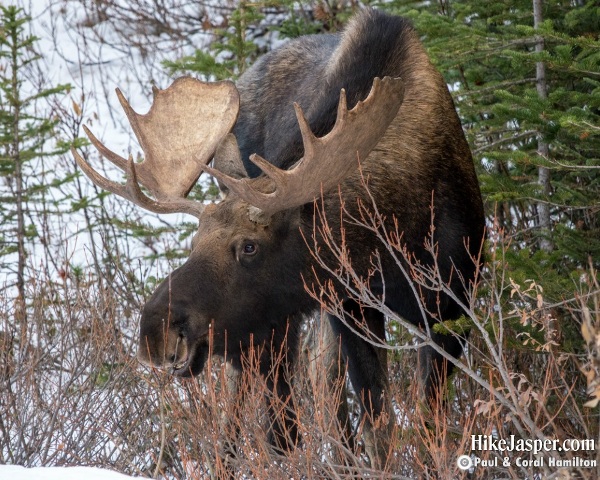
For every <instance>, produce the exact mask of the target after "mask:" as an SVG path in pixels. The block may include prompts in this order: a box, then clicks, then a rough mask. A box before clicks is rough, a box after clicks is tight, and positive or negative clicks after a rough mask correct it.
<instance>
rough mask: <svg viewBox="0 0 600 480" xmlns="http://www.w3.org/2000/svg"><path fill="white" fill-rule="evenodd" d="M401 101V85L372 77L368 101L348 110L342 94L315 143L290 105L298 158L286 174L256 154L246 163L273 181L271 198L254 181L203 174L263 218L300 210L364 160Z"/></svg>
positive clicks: (214, 172) (301, 116)
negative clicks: (297, 131) (300, 151)
mask: <svg viewBox="0 0 600 480" xmlns="http://www.w3.org/2000/svg"><path fill="white" fill-rule="evenodd" d="M403 98H404V83H403V82H402V80H400V79H398V78H390V77H385V78H384V79H383V80H382V79H380V78H375V79H374V81H373V87H372V88H371V92H370V93H369V96H368V97H367V98H366V99H365V100H364V101H362V102H358V104H357V105H356V106H355V107H354V108H353V109H352V110H350V111H348V109H347V106H346V93H345V91H344V90H342V91H341V92H340V101H339V104H338V112H337V119H336V122H335V125H334V127H333V129H332V130H331V132H329V133H328V134H327V135H325V136H324V137H321V138H317V137H315V136H314V134H313V133H312V130H311V129H310V126H309V125H308V122H307V120H306V118H305V116H304V113H303V111H302V109H301V108H300V106H299V105H298V104H294V108H295V109H296V117H297V119H298V124H299V125H300V131H301V133H302V141H303V143H304V156H303V157H302V158H301V159H300V160H299V161H298V162H297V163H296V164H295V165H294V166H293V167H292V168H290V169H289V170H282V169H280V168H277V167H275V166H274V165H272V164H271V163H269V162H268V161H267V160H265V159H264V158H262V157H261V156H259V155H257V154H254V155H251V156H250V160H251V161H252V163H254V164H255V165H256V166H258V167H259V168H260V169H261V170H262V171H263V172H264V173H265V175H267V176H268V177H270V178H271V179H272V180H273V182H274V184H275V189H274V191H273V192H271V193H265V192H262V191H260V190H258V189H256V188H255V185H256V179H249V178H242V179H235V178H232V177H229V176H227V175H225V174H224V173H222V172H220V171H219V170H216V169H214V168H211V167H208V166H204V167H203V169H204V170H205V171H206V172H208V173H209V174H211V175H213V176H214V177H216V178H217V179H218V180H219V181H220V182H221V183H223V184H224V185H225V186H227V188H228V189H229V190H230V191H232V192H234V193H235V194H236V195H238V196H239V197H241V198H242V199H243V200H245V201H246V202H247V203H249V204H250V205H253V206H255V207H257V208H259V209H260V210H262V212H263V213H264V214H266V215H269V214H273V213H275V212H278V211H282V210H286V209H289V208H294V207H298V206H300V205H304V204H305V203H308V202H312V201H314V200H315V198H318V197H319V196H320V195H321V192H326V191H328V190H330V189H332V188H335V187H337V186H338V185H339V184H340V183H341V182H342V181H343V180H344V178H346V177H347V176H348V175H349V174H350V173H351V172H353V171H354V170H355V169H356V168H357V167H358V160H359V159H360V160H364V159H365V158H366V157H367V155H369V153H370V152H371V150H373V148H375V146H376V145H377V143H378V142H379V140H380V139H381V137H382V135H383V134H384V133H385V131H386V130H387V128H388V126H389V125H390V123H391V122H392V120H393V119H394V118H395V117H396V115H397V114H398V110H399V109H400V105H401V104H402V100H403Z"/></svg>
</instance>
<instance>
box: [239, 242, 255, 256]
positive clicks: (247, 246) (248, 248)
mask: <svg viewBox="0 0 600 480" xmlns="http://www.w3.org/2000/svg"><path fill="white" fill-rule="evenodd" d="M257 250H258V247H257V246H256V243H254V242H244V244H243V245H242V253H243V254H244V255H249V256H250V255H255V254H256V252H257Z"/></svg>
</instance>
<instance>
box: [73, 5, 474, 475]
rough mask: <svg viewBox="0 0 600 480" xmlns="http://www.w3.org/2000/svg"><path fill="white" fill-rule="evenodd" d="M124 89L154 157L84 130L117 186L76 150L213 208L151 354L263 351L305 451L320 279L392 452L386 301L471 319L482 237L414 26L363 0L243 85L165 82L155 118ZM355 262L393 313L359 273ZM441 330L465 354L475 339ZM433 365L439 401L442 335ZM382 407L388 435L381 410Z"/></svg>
mask: <svg viewBox="0 0 600 480" xmlns="http://www.w3.org/2000/svg"><path fill="white" fill-rule="evenodd" d="M117 93H118V95H119V99H120V100H121V103H122V105H123V107H124V109H125V112H126V114H127V117H128V119H129V121H130V123H131V126H132V129H133V131H134V133H135V134H136V136H137V138H138V140H139V143H140V145H141V147H142V149H143V151H144V158H145V159H144V161H143V162H141V163H134V162H133V160H131V159H130V160H126V159H125V158H123V157H121V156H119V155H117V154H116V153H114V152H112V151H110V150H109V149H108V148H107V147H105V146H104V145H103V144H102V143H101V142H100V141H99V140H98V139H97V138H96V137H94V136H93V135H92V134H91V132H89V131H88V130H87V129H86V132H87V133H88V136H89V137H90V139H91V141H92V143H93V144H94V145H95V146H96V148H97V149H98V151H99V152H100V153H101V154H102V155H103V156H104V157H106V158H107V159H108V160H110V161H111V162H113V163H114V164H115V165H117V166H118V167H120V168H121V169H122V170H124V171H125V172H126V175H127V183H126V184H125V185H123V184H120V183H116V182H113V181H110V180H107V179H106V178H104V177H102V176H101V175H100V174H98V173H97V172H96V171H95V170H94V169H93V168H92V167H91V166H89V164H88V163H87V162H86V161H85V160H84V159H83V158H82V157H81V156H80V155H79V154H78V153H77V152H76V151H73V154H74V155H75V158H76V159H77V162H78V164H79V165H80V167H81V168H82V169H83V171H84V172H85V173H86V174H87V175H88V176H89V177H90V178H91V180H92V181H93V182H94V183H96V184H97V185H99V186H100V187H102V188H105V189H107V190H109V191H111V192H113V193H116V194H117V195H121V196H122V197H124V198H127V199H128V200H130V201H132V202H134V203H136V204H137V205H139V206H141V207H142V208H145V209H148V210H150V211H153V212H158V213H166V212H185V213H188V214H191V215H194V216H196V217H197V218H198V220H199V227H198V232H197V234H196V236H195V238H194V240H193V248H192V251H191V253H190V257H189V259H188V260H187V261H186V262H185V263H184V264H183V265H182V266H181V267H180V268H178V269H176V270H175V271H173V272H172V273H171V274H170V276H169V278H168V279H167V280H165V282H164V283H163V284H161V285H160V286H159V287H158V288H157V289H156V292H155V293H154V294H153V295H152V297H151V298H150V299H149V300H148V302H147V303H146V305H145V307H144V310H143V313H142V319H141V326H140V345H139V358H140V360H141V361H143V362H146V363H148V364H152V365H155V366H160V367H164V368H167V369H170V370H171V371H172V372H173V373H174V374H175V375H180V376H189V375H196V374H198V373H199V372H201V371H202V369H203V368H204V365H205V362H206V360H207V357H208V352H209V341H210V342H212V345H211V348H212V352H214V353H215V354H221V355H224V354H226V355H227V359H228V360H229V361H231V362H232V364H233V365H234V367H237V368H241V361H240V359H241V357H242V356H243V355H244V354H245V353H246V352H247V351H248V350H249V349H250V348H251V345H252V344H253V345H254V346H257V345H264V347H265V348H264V349H263V356H262V358H261V363H260V368H261V372H262V373H263V374H264V375H265V376H266V377H267V384H268V385H269V386H270V388H272V389H273V390H274V392H273V393H274V395H276V396H277V397H278V398H279V399H281V400H282V401H284V402H287V405H288V408H287V410H285V411H283V412H282V411H281V410H280V409H277V410H276V409H274V408H272V407H271V406H269V409H270V414H271V416H272V422H271V432H270V436H271V440H272V442H273V444H274V445H276V446H277V447H279V448H280V449H286V448H291V447H292V446H293V445H295V444H296V443H297V441H298V437H297V436H298V430H297V424H296V420H295V414H294V405H293V404H292V400H291V398H292V397H291V395H290V392H291V390H290V388H291V387H290V384H289V379H288V378H287V376H286V374H285V372H288V371H290V367H291V366H293V361H294V358H295V356H296V353H297V351H298V337H299V331H300V325H301V322H302V319H303V318H305V317H306V316H307V315H310V314H312V313H313V312H315V311H316V310H318V309H319V308H320V307H321V306H322V305H321V304H320V302H319V301H317V299H315V297H318V295H311V294H310V293H309V291H310V290H313V291H315V289H316V290H318V288H319V287H322V288H325V287H326V288H327V289H328V292H327V294H328V296H327V297H323V298H330V299H331V298H336V299H337V300H336V301H337V303H336V305H335V306H333V305H328V304H327V302H325V303H326V304H325V307H326V308H328V307H330V309H331V310H332V311H333V308H334V307H337V308H336V315H334V314H329V316H328V318H329V321H330V324H331V330H332V331H333V333H334V334H335V335H336V336H339V337H341V347H342V358H343V360H344V361H345V362H347V365H348V371H349V376H350V380H351V382H352V384H353V386H354V389H355V391H356V392H357V393H358V394H359V395H360V398H361V402H362V410H363V415H366V423H365V424H366V428H365V444H366V449H367V453H368V454H369V456H370V457H371V460H372V462H373V463H374V464H381V463H382V462H384V460H385V455H386V454H387V452H388V448H387V447H388V445H389V431H390V428H391V425H392V423H393V421H394V416H393V414H392V413H391V402H390V399H389V396H388V394H387V391H388V386H389V382H388V375H387V357H386V350H384V349H382V348H380V347H378V346H377V342H373V341H372V339H375V340H377V339H379V340H380V341H382V342H383V341H384V339H385V329H384V322H385V317H384V313H383V311H384V310H385V309H387V311H388V312H394V313H395V314H397V315H399V316H401V317H403V318H404V319H406V320H407V321H409V322H411V323H413V324H414V325H416V326H419V327H422V328H423V330H427V328H426V326H427V325H429V326H430V325H432V324H434V323H435V322H439V321H443V320H449V319H456V318H458V317H460V316H461V313H462V311H461V307H460V303H461V302H463V301H465V300H466V298H467V295H468V292H467V290H468V287H469V284H470V282H472V281H473V280H474V277H475V275H476V271H477V268H478V262H477V260H474V259H476V258H477V257H478V254H479V249H480V246H481V241H482V239H483V235H484V215H483V206H482V201H481V195H480V192H479V186H478V183H477V178H476V175H475V171H474V167H473V161H472V158H471V153H470V150H469V147H468V145H467V142H466V140H465V137H464V134H463V131H462V128H461V125H460V122H459V119H458V116H457V114H456V111H455V108H454V104H453V101H452V98H451V96H450V94H449V92H448V89H447V87H446V84H445V82H444V80H443V78H442V76H441V75H440V74H439V72H438V71H437V70H436V69H435V68H434V67H433V66H432V65H431V63H430V61H429V59H428V58H427V55H426V53H425V51H424V49H423V47H422V45H421V43H420V42H419V39H418V35H417V33H416V32H415V31H414V30H413V28H412V27H411V25H410V23H409V22H408V21H407V20H405V19H403V18H399V17H394V16H388V15H385V14H383V13H380V12H378V11H375V10H369V9H365V10H363V11H361V12H360V13H358V14H357V15H356V16H355V17H354V18H353V19H352V20H351V21H350V23H349V24H348V26H347V28H346V29H345V30H344V31H343V32H342V33H339V34H323V35H312V36H305V37H301V38H298V39H296V40H293V41H290V42H288V43H287V44H285V45H284V46H283V47H281V48H279V49H277V50H274V51H272V52H270V53H269V54H267V55H265V56H264V57H262V58H261V59H260V60H259V61H257V62H256V64H255V65H254V66H253V67H252V68H250V69H249V70H248V71H247V72H246V73H245V74H244V75H242V77H241V78H240V79H239V81H238V82H237V84H235V85H234V84H233V83H231V82H219V83H203V82H200V81H198V80H195V79H192V78H189V77H185V78H180V79H177V80H176V81H175V82H174V83H173V84H172V85H171V86H170V87H168V88H167V89H165V90H158V89H155V90H154V103H153V105H152V107H151V109H150V111H149V112H148V113H147V114H146V115H139V114H137V113H136V112H134V111H133V109H132V108H131V107H130V106H129V104H128V102H127V101H126V100H125V98H124V97H123V95H122V94H121V93H120V92H119V91H117ZM211 161H212V162H213V163H212V167H211V166H208V164H209V163H210V162H211ZM202 172H206V173H207V174H210V175H213V176H214V177H215V178H216V179H217V180H218V182H219V185H220V187H221V189H222V190H223V193H224V194H225V197H224V199H223V200H222V201H221V202H220V203H217V204H203V203H199V202H196V201H192V200H190V199H187V198H186V196H187V194H188V192H189V191H190V189H191V188H192V186H193V185H194V184H195V182H196V181H197V180H198V178H199V176H200V175H201V173H202ZM141 186H142V187H144V189H145V190H146V191H148V192H149V193H150V195H151V196H148V195H146V194H145V193H144V192H143V191H142V189H141ZM369 218H370V219H371V220H373V221H370V220H369ZM385 232H387V234H385ZM386 239H387V242H386ZM386 243H387V245H386ZM390 243H395V245H393V246H390ZM340 251H342V252H343V254H340ZM317 252H318V255H317V254H315V253H317ZM401 252H402V254H401ZM409 263H412V264H413V265H418V266H419V267H420V268H421V269H427V268H430V269H431V271H435V272H436V275H438V276H439V278H440V279H441V280H442V281H443V282H444V283H445V284H446V285H447V290H446V291H432V290H429V289H427V287H426V282H421V283H422V284H420V285H419V286H418V288H414V285H411V283H412V282H414V280H415V279H414V278H411V275H410V272H411V269H410V265H409ZM374 267H377V268H374ZM350 270H351V271H352V272H353V275H355V277H354V278H357V279H366V280H365V282H368V287H369V292H370V294H371V295H372V297H371V298H375V299H381V302H382V303H381V307H382V308H376V307H377V305H374V306H373V305H371V306H370V305H367V304H365V302H364V301H362V300H361V299H359V298H358V297H357V293H356V292H353V291H352V289H351V288H350V286H349V285H348V284H345V279H346V278H348V277H347V275H346V273H347V272H349V271H350ZM407 272H409V273H407ZM415 292H417V293H415ZM431 337H432V338H433V340H434V342H436V343H437V344H438V345H440V346H441V348H442V349H443V350H444V351H445V352H447V353H448V354H449V355H451V356H454V357H458V356H459V355H460V354H461V350H462V348H461V339H460V338H459V337H457V336H454V335H438V334H435V333H433V332H431ZM369 338H370V339H371V341H369ZM281 351H283V352H284V355H283V358H281V355H279V352H281ZM273 357H277V358H278V360H279V361H278V362H277V363H276V364H275V365H273V362H272V358H273ZM418 366H419V369H420V371H421V374H422V379H423V391H424V393H425V394H427V395H428V396H429V397H430V398H431V397H433V396H435V392H436V391H437V388H438V386H439V385H440V382H443V379H444V377H445V375H447V374H448V373H449V372H450V371H451V369H452V366H451V364H449V362H447V361H446V360H445V359H444V357H443V355H442V354H441V353H440V352H439V351H436V350H435V349H434V348H432V347H431V346H426V347H423V348H421V349H420V351H419V365H418ZM381 414H386V415H387V416H386V417H383V418H386V419H387V420H386V421H385V422H384V425H383V426H380V427H379V429H378V433H377V434H376V435H375V434H374V433H373V428H372V422H371V420H373V419H377V418H378V417H379V416H380V415H381ZM379 423H381V422H379Z"/></svg>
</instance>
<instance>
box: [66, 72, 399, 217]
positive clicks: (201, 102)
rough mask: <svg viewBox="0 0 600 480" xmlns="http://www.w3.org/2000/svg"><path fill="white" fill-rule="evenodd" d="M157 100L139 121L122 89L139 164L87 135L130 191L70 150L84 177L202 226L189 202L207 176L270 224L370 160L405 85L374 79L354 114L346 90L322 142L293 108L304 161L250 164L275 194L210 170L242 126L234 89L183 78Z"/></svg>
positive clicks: (200, 208) (253, 182)
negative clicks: (139, 154) (137, 144)
mask: <svg viewBox="0 0 600 480" xmlns="http://www.w3.org/2000/svg"><path fill="white" fill-rule="evenodd" d="M153 92H154V102H153V104H152V107H151V108H150V111H149V112H148V113H147V114H146V115H139V114H137V113H136V112H134V111H133V109H132V108H131V106H130V105H129V103H128V102H127V100H126V99H125V98H124V97H123V94H122V93H121V92H120V90H118V89H117V95H118V97H119V100H120V102H121V105H122V106H123V109H124V110H125V113H126V114H127V117H128V119H129V122H130V123H131V126H132V128H133V130H134V132H135V134H136V137H137V139H138V141H139V142H140V145H141V147H142V150H143V151H144V155H145V159H144V161H143V162H142V163H134V161H133V159H132V158H131V157H130V158H129V160H125V159H124V158H123V157H121V156H120V155H117V154H116V153H114V152H112V151H111V150H109V149H108V148H106V147H105V146H104V145H103V144H102V143H101V142H100V141H99V140H98V139H97V138H96V137H95V136H94V135H93V134H92V132H90V131H89V130H88V129H87V128H85V127H84V128H85V132H86V133H87V135H88V137H89V138H90V140H91V142H92V143H93V144H94V145H95V147H96V148H97V149H98V151H99V152H100V153H101V154H102V155H103V156H104V157H106V158H107V159H108V160H110V161H111V162H112V163H114V164H115V165H117V166H118V167H119V168H121V169H122V170H124V171H126V172H127V183H126V184H125V185H122V184H119V183H116V182H113V181H111V180H108V179H106V178H104V177H103V176H102V175H100V174H99V173H98V172H96V171H95V170H94V169H93V168H92V167H91V166H90V165H89V164H88V163H87V162H86V161H85V160H84V159H83V158H82V157H81V156H80V155H79V154H78V153H77V151H76V150H75V149H74V148H72V149H71V150H72V152H73V155H74V156H75V160H76V161H77V163H78V165H79V166H80V167H81V169H82V170H83V171H84V172H85V174H86V175H87V176H88V177H90V179H91V180H92V181H93V182H94V183H95V184H96V185H98V186H99V187H101V188H103V189H105V190H108V191H110V192H113V193H116V194H117V195H120V196H122V197H124V198H126V199H128V200H130V201H132V202H133V203H135V204H136V205H139V206H141V207H142V208H145V209H147V210H150V211H152V212H155V213H174V212H183V213H189V214H191V215H194V216H196V217H198V218H200V215H201V214H202V212H203V210H204V205H203V204H202V203H200V202H196V201H193V200H189V199H187V198H186V196H187V194H188V193H189V191H190V189H191V188H192V187H193V185H194V184H195V182H196V181H197V180H198V177H199V176H200V173H201V172H202V170H205V171H206V172H208V173H209V174H211V175H213V176H214V177H216V178H217V179H218V180H219V181H220V182H221V183H222V184H224V185H225V186H226V187H227V188H228V189H229V190H230V191H231V192H233V193H234V194H235V195H237V196H238V197H240V198H241V199H243V200H244V201H246V202H247V203H248V204H250V205H253V206H254V207H257V208H258V209H260V210H261V211H262V212H263V213H264V214H265V216H268V215H271V214H273V213H275V212H277V211H281V210H285V209H289V208H294V207H298V206H300V205H304V204H305V203H308V202H312V201H313V200H314V199H315V198H318V197H319V196H320V194H321V192H322V191H323V192H324V191H327V190H330V189H332V188H335V187H337V186H338V185H339V184H340V183H341V182H342V181H343V180H344V178H346V176H348V175H349V174H350V173H351V172H352V171H354V170H355V169H356V168H357V167H358V160H359V159H360V160H364V159H365V158H366V157H367V156H368V155H369V153H370V152H371V150H372V149H373V148H375V146H376V145H377V143H378V142H379V140H380V138H381V137H382V135H383V134H384V133H385V131H386V130H387V128H388V126H389V125H390V123H391V122H392V120H393V119H394V118H395V117H396V115H397V114H398V110H399V108H400V105H401V104H402V100H403V95H404V84H403V82H402V81H401V80H400V79H393V78H389V77H386V78H384V79H383V80H381V79H379V78H375V79H374V81H373V87H372V89H371V92H370V93H369V96H368V97H367V98H366V99H365V100H364V101H362V102H358V104H357V105H356V106H355V107H354V108H353V109H352V110H350V111H349V110H348V108H347V105H346V94H345V92H344V90H342V91H341V93H340V101H339V104H338V112H337V119H336V122H335V125H334V127H333V129H332V130H331V132H329V133H328V134H327V135H325V136H324V137H321V138H317V137H315V136H314V134H313V133H312V131H311V129H310V126H309V125H308V122H307V120H306V118H305V116H304V113H303V112H302V109H301V108H300V106H298V105H297V104H294V107H295V109H296V116H297V118H298V124H299V126H300V131H301V133H302V140H303V143H304V156H303V157H302V158H301V159H300V160H299V161H298V162H297V163H296V164H295V165H294V166H293V167H292V168H291V169H290V170H281V169H279V168H277V167H275V166H273V165H272V164H270V163H269V162H268V161H267V160H265V159H264V158H262V157H260V156H258V155H256V154H254V155H252V156H251V157H250V160H251V161H252V162H253V163H254V164H256V165H257V166H258V167H259V168H261V169H262V170H263V172H264V173H265V175H267V176H268V177H270V178H271V179H272V180H273V183H274V185H275V188H274V190H273V191H272V192H270V193H265V192H263V191H260V190H259V189H258V188H256V187H257V183H256V182H257V179H250V178H241V179H236V178H233V177H231V176H228V175H227V174H225V173H223V172H221V171H219V170H217V169H214V168H211V167H208V166H207V165H206V164H207V163H208V162H209V161H210V160H211V158H212V156H213V154H214V153H215V150H216V149H217V147H218V146H219V143H220V142H221V141H222V139H224V138H225V137H226V136H227V134H228V133H229V132H230V131H231V129H232V128H233V125H234V124H235V121H236V119H237V115H238V111H239V94H238V92H237V89H236V87H235V85H234V84H233V83H231V82H218V83H204V82H200V81H199V80H195V79H193V78H190V77H183V78H179V79H177V80H175V82H173V84H172V85H171V86H170V87H169V88H167V89H166V90H159V89H154V90H153ZM236 150H237V147H236ZM237 157H238V158H239V152H237ZM138 182H139V183H138ZM139 184H141V185H142V186H144V187H145V188H147V189H148V190H149V191H150V192H151V193H152V195H153V197H154V199H151V198H149V197H148V196H146V195H145V194H144V193H143V192H142V190H141V188H140V185H139Z"/></svg>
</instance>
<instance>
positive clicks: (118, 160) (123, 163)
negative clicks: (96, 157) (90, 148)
mask: <svg viewBox="0 0 600 480" xmlns="http://www.w3.org/2000/svg"><path fill="white" fill-rule="evenodd" d="M83 130H84V132H85V134H86V135H87V137H88V138H89V139H90V141H91V142H92V144H93V145H94V147H96V149H97V150H98V151H99V152H100V154H101V155H102V156H103V157H104V158H106V159H108V160H110V161H111V162H112V163H113V164H115V165H116V166H117V167H119V168H120V169H121V170H123V171H124V172H126V171H127V160H125V159H124V158H123V157H122V156H121V155H117V154H116V153H115V152H113V151H112V150H109V149H108V148H106V147H105V146H104V145H103V144H102V142H101V141H100V140H98V139H97V138H96V136H95V135H94V134H93V133H92V131H91V130H90V129H89V128H88V127H86V126H85V125H84V126H83Z"/></svg>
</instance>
